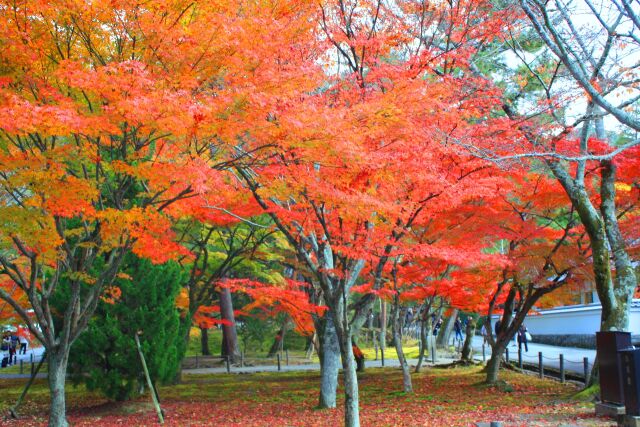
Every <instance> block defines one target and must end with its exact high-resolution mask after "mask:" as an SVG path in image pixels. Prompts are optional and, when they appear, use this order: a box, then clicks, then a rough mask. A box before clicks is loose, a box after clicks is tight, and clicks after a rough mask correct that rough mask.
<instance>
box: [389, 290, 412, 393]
mask: <svg viewBox="0 0 640 427" xmlns="http://www.w3.org/2000/svg"><path fill="white" fill-rule="evenodd" d="M392 316H393V342H394V344H395V347H396V353H398V361H399V362H400V367H401V368H402V386H403V389H404V391H405V393H413V385H412V384H411V372H410V371H409V364H408V363H407V359H406V358H405V356H404V351H403V350H402V323H401V322H400V303H399V301H398V295H397V294H396V295H395V297H394V302H393V314H392Z"/></svg>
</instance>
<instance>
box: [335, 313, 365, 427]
mask: <svg viewBox="0 0 640 427" xmlns="http://www.w3.org/2000/svg"><path fill="white" fill-rule="evenodd" d="M340 311H341V310H340ZM341 315H342V313H341V312H338V313H336V314H334V316H336V317H341ZM335 320H336V319H334V321H335ZM336 332H337V333H338V341H339V343H340V353H341V355H342V374H343V379H344V422H345V427H360V408H359V395H358V374H357V372H356V368H357V366H356V360H355V358H354V357H353V348H352V347H351V325H349V322H348V320H347V319H344V321H343V322H342V324H341V325H340V326H339V327H338V328H336Z"/></svg>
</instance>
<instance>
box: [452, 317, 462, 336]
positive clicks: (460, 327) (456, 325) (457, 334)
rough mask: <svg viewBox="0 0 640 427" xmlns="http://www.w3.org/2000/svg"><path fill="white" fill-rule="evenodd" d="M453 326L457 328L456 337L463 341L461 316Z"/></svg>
mask: <svg viewBox="0 0 640 427" xmlns="http://www.w3.org/2000/svg"><path fill="white" fill-rule="evenodd" d="M453 327H454V329H455V330H456V338H455V339H456V340H460V341H462V322H461V321H460V318H459V317H458V318H457V319H456V322H455V323H454V324H453Z"/></svg>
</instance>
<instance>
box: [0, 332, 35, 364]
mask: <svg viewBox="0 0 640 427" xmlns="http://www.w3.org/2000/svg"><path fill="white" fill-rule="evenodd" d="M28 346H29V341H27V339H26V338H25V337H23V336H19V335H17V334H15V333H13V334H9V333H6V334H4V335H3V336H2V345H1V347H0V349H1V350H2V351H3V353H4V352H8V356H6V357H4V358H3V359H2V360H1V361H0V362H2V367H5V366H7V365H12V364H14V363H18V356H17V355H18V354H27V347H28Z"/></svg>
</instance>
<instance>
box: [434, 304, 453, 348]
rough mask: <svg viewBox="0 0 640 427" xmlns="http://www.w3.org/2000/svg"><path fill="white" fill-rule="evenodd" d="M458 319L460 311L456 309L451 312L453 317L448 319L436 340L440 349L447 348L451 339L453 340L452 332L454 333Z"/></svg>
mask: <svg viewBox="0 0 640 427" xmlns="http://www.w3.org/2000/svg"><path fill="white" fill-rule="evenodd" d="M457 318H458V309H457V308H454V309H453V311H452V312H451V316H449V317H448V318H447V321H446V322H444V327H442V328H440V331H438V337H437V338H436V345H437V346H438V347H447V346H448V343H449V338H451V332H452V331H453V327H454V325H455V323H456V319H457Z"/></svg>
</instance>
